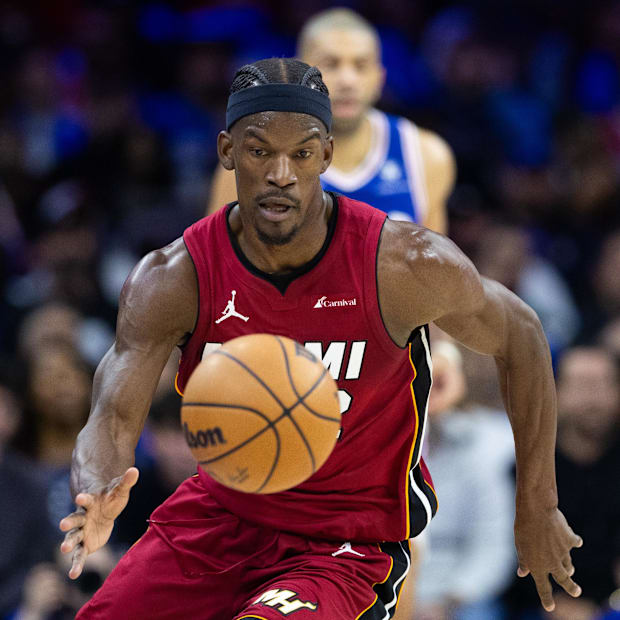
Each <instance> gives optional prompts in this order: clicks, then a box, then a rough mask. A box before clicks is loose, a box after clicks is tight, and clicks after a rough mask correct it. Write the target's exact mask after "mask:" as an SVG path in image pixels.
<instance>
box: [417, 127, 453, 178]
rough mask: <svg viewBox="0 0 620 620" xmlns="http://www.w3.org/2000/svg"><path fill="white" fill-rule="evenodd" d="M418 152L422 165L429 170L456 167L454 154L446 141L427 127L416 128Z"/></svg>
mask: <svg viewBox="0 0 620 620" xmlns="http://www.w3.org/2000/svg"><path fill="white" fill-rule="evenodd" d="M418 132H419V136H420V152H421V155H422V159H423V160H424V166H425V168H426V170H427V171H428V172H430V171H433V170H434V171H437V172H439V171H444V172H446V171H452V170H454V169H455V168H456V163H455V160H454V154H453V153H452V149H451V148H450V147H449V146H448V143H447V142H446V141H445V140H444V139H443V138H442V137H441V136H439V135H438V134H436V133H435V132H433V131H429V130H428V129H421V128H418Z"/></svg>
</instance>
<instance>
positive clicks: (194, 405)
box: [182, 403, 286, 465]
mask: <svg viewBox="0 0 620 620" xmlns="http://www.w3.org/2000/svg"><path fill="white" fill-rule="evenodd" d="M182 406H183V407H189V406H192V407H221V408H223V409H241V410H242V411H250V412H252V413H255V414H256V415H258V416H260V417H261V418H263V420H265V421H266V422H267V424H266V425H265V427H264V428H262V429H261V430H260V431H258V432H256V433H254V435H252V436H251V437H248V438H247V439H246V440H245V441H242V442H241V443H240V444H238V445H236V446H235V447H234V448H231V449H230V450H228V451H227V452H224V453H222V454H220V455H218V456H215V457H213V458H212V459H206V460H204V461H198V463H199V464H200V465H209V463H215V461H219V460H220V459H223V458H225V457H227V456H229V455H230V454H233V453H235V452H236V451H237V450H240V449H241V448H243V447H244V446H245V445H247V444H248V443H250V442H251V441H254V440H255V439H256V438H257V437H260V436H261V435H262V434H263V433H264V432H265V431H267V430H269V429H270V428H271V429H273V430H275V428H274V427H275V425H276V424H277V423H278V422H279V421H280V420H281V419H282V418H283V417H285V415H286V414H282V415H280V417H278V418H276V419H275V420H273V421H272V420H270V419H269V418H268V417H267V416H266V415H265V414H264V413H262V412H260V411H257V410H256V409H252V408H251V407H244V406H240V405H228V404H225V403H184V404H183V405H182ZM276 435H277V433H276Z"/></svg>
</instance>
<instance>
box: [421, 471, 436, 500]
mask: <svg viewBox="0 0 620 620" xmlns="http://www.w3.org/2000/svg"><path fill="white" fill-rule="evenodd" d="M422 480H424V483H425V484H426V486H427V487H428V488H429V489H430V490H431V491H432V492H433V495H434V496H435V503H436V504H437V506H439V500H438V499H437V493H435V489H434V488H433V485H432V484H431V483H430V482H429V481H428V480H427V479H426V478H425V477H424V476H422Z"/></svg>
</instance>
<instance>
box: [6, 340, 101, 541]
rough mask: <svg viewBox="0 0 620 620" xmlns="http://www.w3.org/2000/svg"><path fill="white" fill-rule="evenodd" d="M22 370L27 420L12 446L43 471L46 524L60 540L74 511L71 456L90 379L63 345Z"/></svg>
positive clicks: (50, 345) (39, 353) (52, 346)
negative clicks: (66, 517)
mask: <svg viewBox="0 0 620 620" xmlns="http://www.w3.org/2000/svg"><path fill="white" fill-rule="evenodd" d="M27 365H28V373H27V378H26V383H27V386H26V403H25V404H26V415H25V416H24V421H23V423H22V425H21V428H20V431H19V433H18V436H17V437H16V439H15V445H16V446H17V447H18V448H20V450H21V451H22V452H24V453H25V454H27V455H29V456H30V457H31V458H33V459H36V461H37V462H38V464H39V465H40V467H41V469H42V470H43V475H44V478H45V485H46V499H45V502H44V505H45V507H46V510H47V522H48V523H49V524H51V525H52V526H53V527H54V531H55V532H56V534H57V536H60V531H58V530H57V527H58V523H59V522H60V519H61V518H62V517H63V516H64V515H65V514H68V512H67V511H69V512H70V511H71V510H72V507H73V500H72V498H71V494H70V492H69V470H70V466H71V455H72V452H73V447H74V445H75V439H76V437H77V434H78V432H79V431H80V429H81V428H82V427H83V426H84V424H85V422H86V418H87V416H88V411H89V407H90V395H91V380H92V375H91V372H90V370H89V368H88V367H87V366H86V365H85V364H84V362H83V361H82V359H81V357H80V355H79V354H78V352H77V351H76V350H75V348H73V347H72V345H71V344H68V343H66V342H64V341H47V342H44V343H42V344H41V345H40V346H39V347H38V348H37V349H36V352H35V354H34V355H33V356H32V357H30V358H29V359H28V364H27Z"/></svg>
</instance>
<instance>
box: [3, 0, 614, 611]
mask: <svg viewBox="0 0 620 620" xmlns="http://www.w3.org/2000/svg"><path fill="white" fill-rule="evenodd" d="M343 4H345V5H346V6H349V7H351V8H353V9H355V10H357V11H359V12H360V13H361V14H362V15H364V16H365V17H366V18H368V19H369V20H370V21H371V22H372V23H373V24H374V25H376V27H377V28H378V30H379V33H380V36H381V42H382V46H383V62H384V64H385V66H386V68H387V83H386V87H385V90H384V94H383V98H382V100H381V102H380V106H379V107H381V108H382V109H384V110H386V111H389V112H393V113H397V114H401V115H404V116H407V117H409V118H411V119H412V120H414V121H415V122H416V123H418V124H419V125H421V126H423V127H426V128H429V129H432V130H433V131H436V132H437V133H438V134H439V135H441V136H442V137H443V138H445V140H446V141H447V142H448V143H449V144H450V146H451V147H452V149H453V150H454V153H455V155H456V159H457V164H458V179H457V184H456V188H455V191H454V193H453V195H452V196H451V198H450V200H449V204H448V207H449V218H450V227H449V230H450V232H449V234H450V236H451V237H452V238H453V239H454V240H455V241H456V242H457V243H458V244H459V245H460V247H461V248H462V249H463V250H464V251H465V252H466V253H467V254H468V255H469V256H470V257H471V258H472V259H473V260H474V262H475V263H476V264H477V266H478V268H479V269H480V270H481V271H482V272H483V273H484V274H486V275H489V276H491V277H494V278H496V279H498V280H500V281H501V282H503V283H504V284H505V285H506V286H508V287H509V288H511V289H512V290H514V291H515V292H517V293H518V294H519V295H521V296H522V297H523V298H524V299H525V300H526V301H528V303H530V304H531V305H532V306H533V307H534V308H535V309H536V311H537V312H538V313H539V316H540V317H541V320H542V322H543V325H544V327H545V332H546V334H547V337H548V340H549V343H550V346H551V349H552V353H553V357H554V362H555V363H556V365H557V364H561V362H560V360H561V357H562V355H563V354H565V353H566V351H567V350H570V349H574V348H575V347H584V346H587V347H591V348H594V349H595V352H599V353H601V354H604V353H603V352H604V351H607V352H608V353H609V355H611V357H613V359H615V361H616V363H617V362H618V360H619V359H620V209H619V206H620V203H619V198H620V2H602V1H590V2H587V3H586V2H582V1H579V0H565V1H563V2H558V1H555V0H538V1H536V2H534V1H533V0H530V1H522V2H519V1H516V0H515V1H503V2H491V1H484V0H480V1H479V2H461V3H457V2H438V1H431V0H417V1H415V2H413V1H408V0H387V1H386V2H381V3H377V2H362V1H360V2H348V3H343ZM329 6H331V5H330V3H327V2H321V1H319V0H305V1H304V2H300V3H293V2H290V3H288V2H276V1H272V2H245V3H244V2H234V3H233V2H230V3H225V2H222V3H204V2H174V3H172V2H168V3H166V2H160V3H147V2H128V1H121V0H117V1H112V0H110V1H107V2H105V1H102V2H91V3H88V2H79V1H77V0H76V1H72V0H59V1H56V2H49V3H23V2H22V3H11V2H4V3H2V5H1V6H0V76H1V82H0V83H1V88H2V90H1V94H0V291H1V293H0V315H1V317H2V320H1V321H0V455H1V460H0V500H1V505H2V512H3V516H2V523H3V525H2V528H0V618H3V617H7V618H9V617H10V618H15V617H19V613H20V612H18V611H16V610H18V608H21V610H22V613H25V611H24V610H26V611H28V613H31V615H30V616H23V617H33V618H34V617H39V618H64V617H72V615H71V614H72V613H73V612H72V610H74V609H75V608H76V607H77V606H79V605H80V603H81V601H83V600H85V597H87V596H88V592H91V591H92V590H93V589H94V588H95V587H96V586H97V584H98V583H100V580H101V578H102V576H103V575H104V574H105V573H106V571H107V570H109V569H110V567H111V566H113V564H114V562H115V561H116V557H117V555H116V554H117V553H120V552H122V550H123V549H125V548H126V547H127V546H128V545H129V544H130V543H131V541H132V540H134V539H135V538H136V537H137V536H139V535H140V533H141V531H143V530H144V524H145V519H146V516H147V515H148V512H149V510H150V509H151V508H152V507H154V506H155V505H156V504H157V503H159V501H161V500H162V499H163V498H164V497H166V495H167V494H168V493H169V492H170V490H171V489H173V488H174V485H175V484H176V483H177V482H178V480H180V479H182V477H183V476H184V475H186V474H187V473H188V472H189V473H191V471H192V467H193V464H192V462H191V459H189V458H188V453H187V450H186V449H185V447H184V445H183V439H182V437H180V434H179V431H178V425H177V422H176V415H177V412H176V409H175V407H177V405H178V401H177V400H176V396H175V395H174V393H173V392H172V390H171V386H172V381H171V377H173V375H174V360H172V361H171V364H170V368H169V369H167V371H166V374H165V378H164V379H163V380H162V384H161V386H160V389H159V390H158V394H157V396H156V400H155V403H154V405H153V412H152V415H151V419H150V422H149V427H148V429H147V431H146V432H145V435H144V436H143V438H142V440H141V443H140V445H139V449H138V456H137V459H138V460H137V464H138V466H139V467H140V468H141V471H143V473H144V475H143V479H142V480H141V483H140V485H139V486H138V488H136V490H135V493H134V495H135V497H134V498H133V501H132V502H131V506H132V507H130V508H129V509H128V511H127V514H126V515H124V516H123V518H122V519H121V522H120V523H119V527H118V528H117V529H118V531H117V532H116V534H115V537H114V539H113V544H111V545H110V547H109V548H108V551H107V552H106V553H104V554H102V556H101V557H100V558H99V559H98V560H96V561H94V563H93V567H92V569H91V570H90V571H89V572H88V573H87V575H86V577H85V578H83V579H82V580H81V581H80V582H79V583H78V585H77V586H76V585H75V584H69V583H68V581H67V580H66V579H65V578H64V576H63V575H64V572H65V571H64V568H61V565H62V560H61V559H58V558H55V557H54V556H53V554H52V550H53V548H54V546H55V545H56V543H57V542H58V541H59V540H60V533H59V532H58V531H56V529H55V528H56V524H57V522H58V520H59V519H60V517H62V516H63V515H64V514H66V513H67V512H68V511H69V510H70V508H71V502H70V497H69V494H68V488H67V478H68V467H69V464H70V456H71V449H72V446H73V442H74V440H75V436H76V434H77V432H78V431H79V429H80V428H81V426H82V425H83V423H84V420H85V417H86V416H87V414H88V403H89V398H90V381H91V378H92V373H93V371H94V368H95V367H96V365H97V363H98V361H99V359H100V358H101V356H102V355H103V353H104V352H105V350H106V349H107V348H108V347H109V346H110V343H111V341H112V338H113V329H114V322H115V312H116V307H117V299H118V294H119V291H120V287H121V286H122V283H123V281H124V279H125V277H126V276H127V274H128V272H129V270H130V269H131V267H132V266H133V265H134V264H135V262H136V261H137V260H138V259H139V258H140V257H141V256H142V255H144V254H145V253H146V252H147V251H149V250H151V249H154V248H156V247H160V246H162V245H165V244H166V243H168V242H170V241H171V240H173V239H174V238H176V237H178V236H179V235H180V234H181V233H182V231H183V229H184V228H185V227H186V226H187V225H189V224H190V223H192V222H193V221H195V220H196V219H198V218H200V217H202V215H203V213H204V210H205V207H206V204H207V198H208V193H209V182H210V177H211V174H212V172H213V170H214V168H215V165H216V163H217V159H216V151H215V139H216V136H217V133H218V131H219V130H220V129H221V128H222V125H223V121H224V111H225V105H226V99H227V90H228V85H229V84H230V81H231V78H232V75H233V73H234V71H235V69H236V68H237V67H238V66H240V65H241V64H244V63H245V62H248V61H252V60H256V59H258V58H262V57H268V56H292V55H294V53H295V37H296V34H297V32H298V31H299V29H300V27H301V26H302V25H303V23H304V21H305V20H306V19H307V18H308V17H310V16H311V15H312V14H314V13H315V12H317V11H319V10H321V9H324V8H327V7H329ZM466 370H467V375H468V384H469V392H468V397H467V406H469V407H471V406H476V407H486V408H491V409H493V408H500V407H501V402H500V401H499V398H498V393H497V391H496V390H495V389H494V388H493V387H492V386H493V382H494V378H493V370H492V367H491V366H490V365H489V364H486V363H484V362H483V361H481V360H478V359H476V358H471V360H470V358H469V356H467V355H466ZM586 370H587V368H586V369H585V370H584V369H583V368H581V367H580V368H578V370H577V371H576V373H577V376H576V377H573V376H571V377H570V380H571V381H572V383H571V387H572V388H573V389H575V390H577V393H578V394H581V396H583V394H584V392H583V390H584V389H586V388H588V387H589V388H590V393H589V394H588V399H587V400H586V401H585V405H583V406H582V407H581V409H580V410H579V412H578V415H572V416H571V415H569V413H571V412H567V413H566V416H565V421H564V422H563V419H562V411H561V412H560V414H561V415H560V423H561V424H562V423H563V424H565V425H566V426H567V428H568V429H569V431H570V432H572V433H573V435H571V436H573V437H574V436H576V437H577V440H576V441H577V442H578V441H579V433H580V432H583V433H586V435H587V438H589V439H591V438H592V437H600V438H601V439H600V445H601V449H600V450H598V451H597V450H596V449H595V450H594V452H595V454H594V457H593V458H590V459H588V458H586V459H585V464H584V462H582V461H581V459H580V458H577V459H576V460H575V459H572V460H573V461H574V462H573V463H572V465H574V468H573V469H570V467H568V469H566V468H565V471H566V473H564V474H562V475H564V476H565V477H564V480H563V481H562V480H560V488H561V493H563V495H562V496H561V502H564V505H565V506H566V510H568V511H570V512H571V514H573V513H574V514H575V515H577V516H576V517H575V518H576V519H577V523H575V522H574V520H573V525H574V526H575V529H576V530H577V531H578V533H580V534H581V535H582V536H583V537H584V539H585V541H586V542H585V547H584V550H583V551H579V552H576V554H577V557H581V559H580V560H579V562H580V563H578V564H577V568H578V573H577V575H576V580H577V581H578V582H579V583H581V582H582V581H583V582H584V584H583V585H584V591H585V595H584V596H585V597H586V599H587V600H586V602H585V603H584V604H583V605H581V606H580V607H579V608H577V607H574V608H572V607H571V608H567V609H568V611H562V609H561V606H560V609H558V611H557V612H556V617H557V618H565V619H566V620H579V619H581V618H583V619H584V620H586V619H589V618H591V619H594V618H599V617H602V615H603V614H605V613H608V614H611V613H612V612H611V611H605V610H609V609H610V605H611V606H612V607H613V605H614V604H616V605H618V607H620V603H618V601H617V598H618V595H617V594H616V597H615V598H614V597H613V596H612V597H611V599H610V596H611V595H612V592H613V591H614V589H615V588H620V561H619V558H620V506H619V501H620V500H618V496H620V493H619V492H618V491H619V489H618V480H619V478H620V476H619V473H620V467H619V458H618V452H619V450H618V440H617V430H618V416H619V402H620V398H619V397H618V380H617V373H612V375H611V378H610V377H609V376H605V375H604V371H601V372H602V374H601V375H600V376H599V375H595V376H587V373H586ZM616 370H617V369H616ZM593 372H594V371H593ZM567 380H568V379H567ZM584 386H585V387H584ZM601 395H603V396H601ZM599 397H600V400H602V402H597V398H599ZM590 403H592V406H591V407H590ZM573 413H574V412H573ZM580 420H581V422H580ZM584 420H585V422H584ZM601 420H603V421H601ZM571 424H574V425H575V429H576V430H575V429H572V430H571V426H570V425H571ZM580 424H581V426H580ZM584 426H585V430H584V428H583V427H584ZM575 434H576V435H575ZM586 435H584V437H585V436H586ZM595 443H596V442H595ZM566 458H567V459H568V460H569V461H571V458H569V457H566ZM572 465H571V466H572ZM560 474H561V470H559V473H558V476H559V477H560ZM439 493H440V496H441V489H439ZM449 500H450V498H449V497H446V498H444V500H443V501H446V502H449ZM561 505H563V504H562V503H561ZM466 525H467V524H466V523H464V524H463V525H462V527H465V526H466ZM481 525H482V526H483V525H484V524H483V523H482V524H481ZM584 529H585V530H586V531H583V530H584ZM431 538H432V532H431ZM597 544H598V545H599V546H598V547H597V546H596V545H597ZM431 546H432V545H431ZM589 547H590V549H591V550H590V551H588V548H589ZM579 554H581V556H579ZM42 561H45V562H47V564H43V565H41V564H39V563H40V562H42ZM489 562H491V563H492V562H493V558H492V556H491V557H490V559H489ZM33 567H34V568H33ZM579 571H581V572H579ZM513 572H514V571H513V570H512V568H511V567H510V566H509V573H510V575H512V573H513ZM588 576H589V577H590V579H591V580H592V581H593V583H594V584H595V585H596V584H598V585H600V586H601V587H600V588H598V589H597V588H596V587H595V585H594V586H591V587H590V586H588V587H589V588H590V589H588V588H586V587H585V582H587V581H588V579H587V578H586V577H588ZM511 580H512V577H510V579H507V581H506V582H505V583H503V584H502V585H501V588H498V590H497V591H496V592H493V595H492V597H491V598H492V599H493V601H494V602H501V609H502V611H501V613H502V614H506V617H508V616H510V617H515V618H517V617H518V618H536V617H538V613H539V612H538V611H536V608H535V607H536V598H535V596H534V588H533V585H532V584H525V585H523V584H521V585H520V586H516V585H514V584H512V585H511V583H510V581H511ZM24 584H25V585H24ZM601 584H603V585H601ZM528 586H529V587H528ZM601 588H602V589H601ZM614 600H615V601H616V603H614ZM610 601H611V602H610ZM497 609H499V608H497ZM35 611H36V612H37V613H38V614H39V615H38V616H37V615H32V614H34V613H35ZM481 613H482V612H481ZM493 613H500V612H499V611H498V612H493ZM562 614H564V615H562ZM429 617H430V616H429ZM437 617H438V616H437ZM478 617H480V618H483V617H486V616H478ZM491 617H501V616H491ZM609 617H611V615H610V616H609Z"/></svg>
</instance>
